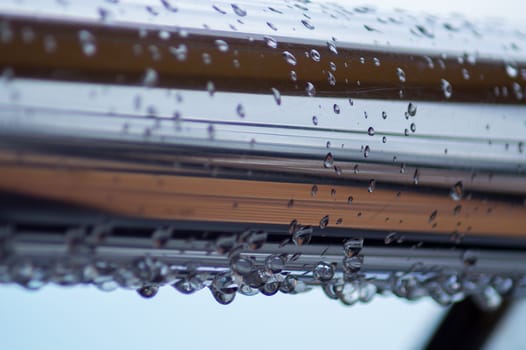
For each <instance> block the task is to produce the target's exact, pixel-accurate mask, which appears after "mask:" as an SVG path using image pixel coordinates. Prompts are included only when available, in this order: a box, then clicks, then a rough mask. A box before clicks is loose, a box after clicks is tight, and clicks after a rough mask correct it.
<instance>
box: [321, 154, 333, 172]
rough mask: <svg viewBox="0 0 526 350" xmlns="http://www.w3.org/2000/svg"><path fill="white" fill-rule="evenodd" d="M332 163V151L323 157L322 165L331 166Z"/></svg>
mask: <svg viewBox="0 0 526 350" xmlns="http://www.w3.org/2000/svg"><path fill="white" fill-rule="evenodd" d="M333 165H334V157H333V156H332V153H331V152H329V153H327V155H326V156H325V158H324V159H323V167H324V168H332V167H333Z"/></svg>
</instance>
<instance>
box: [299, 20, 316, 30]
mask: <svg viewBox="0 0 526 350" xmlns="http://www.w3.org/2000/svg"><path fill="white" fill-rule="evenodd" d="M301 23H303V25H304V26H305V28H307V29H310V30H313V29H314V26H313V25H312V24H311V23H310V22H308V21H307V20H305V19H302V20H301Z"/></svg>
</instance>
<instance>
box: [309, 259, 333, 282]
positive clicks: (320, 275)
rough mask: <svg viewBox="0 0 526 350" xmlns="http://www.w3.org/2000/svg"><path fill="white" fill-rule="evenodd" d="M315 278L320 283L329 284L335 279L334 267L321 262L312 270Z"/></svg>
mask: <svg viewBox="0 0 526 350" xmlns="http://www.w3.org/2000/svg"><path fill="white" fill-rule="evenodd" d="M312 274H313V277H314V278H315V279H317V280H318V281H320V282H329V281H330V280H332V278H333V277H334V267H333V266H332V265H331V264H328V263H326V262H323V261H320V262H319V263H318V264H317V265H316V266H315V267H314V269H313V270H312Z"/></svg>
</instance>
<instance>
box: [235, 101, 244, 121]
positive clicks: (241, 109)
mask: <svg viewBox="0 0 526 350" xmlns="http://www.w3.org/2000/svg"><path fill="white" fill-rule="evenodd" d="M236 112H237V115H238V116H239V117H240V118H245V107H243V105H242V104H241V103H240V104H238V105H237V107H236Z"/></svg>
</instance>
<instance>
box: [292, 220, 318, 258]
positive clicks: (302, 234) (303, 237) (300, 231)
mask: <svg viewBox="0 0 526 350" xmlns="http://www.w3.org/2000/svg"><path fill="white" fill-rule="evenodd" d="M294 221H295V220H293V221H292V222H291V225H290V226H289V232H290V231H291V230H292V242H294V244H295V245H297V246H302V245H307V244H309V243H310V240H311V238H312V232H313V229H312V227H310V226H303V225H300V224H298V223H297V222H296V223H294ZM291 226H292V228H291ZM291 260H292V259H291Z"/></svg>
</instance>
